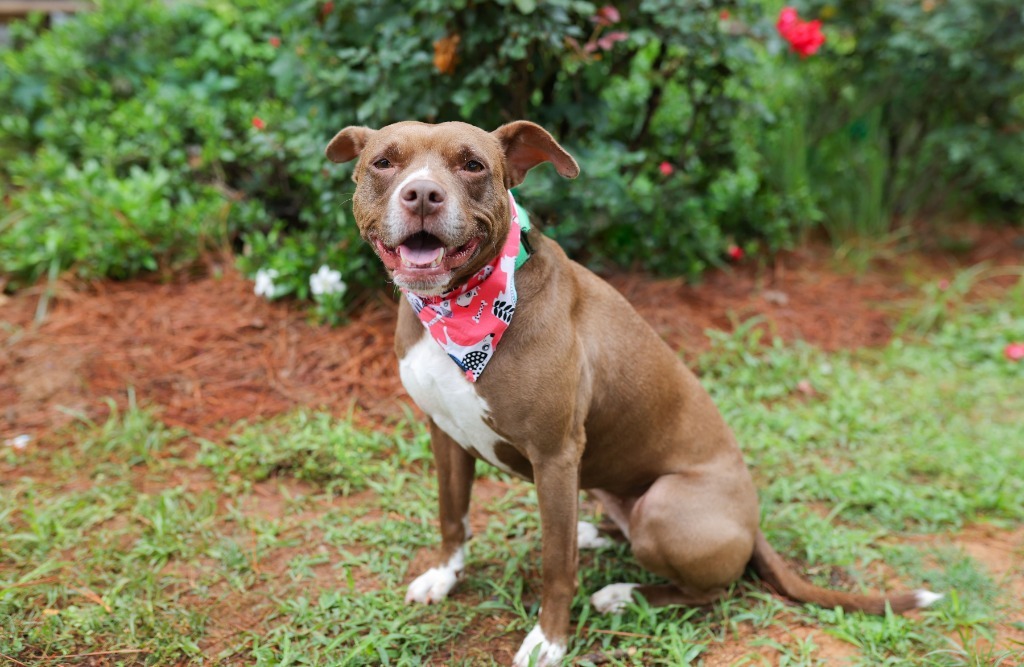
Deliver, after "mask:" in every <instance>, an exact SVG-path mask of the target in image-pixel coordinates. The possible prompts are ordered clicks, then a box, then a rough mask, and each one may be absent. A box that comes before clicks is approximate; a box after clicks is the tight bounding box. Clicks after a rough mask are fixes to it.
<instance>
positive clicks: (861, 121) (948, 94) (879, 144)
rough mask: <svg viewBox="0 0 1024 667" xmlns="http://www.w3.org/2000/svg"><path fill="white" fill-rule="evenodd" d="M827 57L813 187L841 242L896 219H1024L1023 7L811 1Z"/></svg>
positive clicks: (816, 84)
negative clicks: (824, 34) (981, 216)
mask: <svg viewBox="0 0 1024 667" xmlns="http://www.w3.org/2000/svg"><path fill="white" fill-rule="evenodd" d="M796 4H797V6H798V7H800V8H801V9H802V10H803V11H804V12H806V13H807V14H809V15H811V16H820V17H821V18H822V19H823V20H824V23H825V30H826V32H827V35H828V42H827V43H826V46H825V49H824V51H823V53H822V54H821V56H822V57H820V58H815V59H813V61H808V62H806V63H802V65H804V66H805V70H806V72H807V73H808V74H809V75H810V76H809V77H803V78H802V79H800V80H795V79H789V80H788V86H787V90H788V92H789V94H791V95H793V96H794V97H795V98H796V100H797V103H799V104H800V105H802V106H804V107H805V108H806V109H807V112H805V113H804V114H803V123H802V126H803V127H802V131H803V132H804V133H805V134H806V136H807V137H808V139H807V150H806V151H805V152H804V153H803V156H804V164H805V166H806V168H807V170H808V174H809V176H808V179H809V181H810V182H811V184H812V188H813V190H814V192H815V194H816V200H817V202H818V204H819V206H820V207H821V209H822V210H823V211H824V212H825V214H826V216H825V219H826V221H827V223H828V226H829V229H830V231H832V232H833V234H834V235H835V236H837V237H839V238H842V237H851V236H868V237H872V236H876V235H878V234H881V233H885V232H887V231H888V230H889V229H890V226H891V224H892V222H893V220H894V219H897V220H898V219H902V220H913V219H914V218H915V217H918V216H921V215H927V216H934V215H936V214H942V213H944V214H945V215H947V216H958V215H970V214H971V213H981V214H984V215H988V216H990V217H994V218H996V219H999V220H1020V219H1021V216H1022V214H1024V189H1022V188H1021V187H1020V183H1021V182H1022V181H1024V87H1022V86H1021V85H1020V81H1021V78H1022V77H1024V13H1022V12H1021V9H1020V3H1019V2H1018V1H1017V0H941V1H940V0H924V1H918V0H913V1H911V0H899V1H892V0H871V1H870V2H865V1H863V0H841V1H839V2H834V1H833V0H828V1H825V0H811V1H806V2H799V3H796Z"/></svg>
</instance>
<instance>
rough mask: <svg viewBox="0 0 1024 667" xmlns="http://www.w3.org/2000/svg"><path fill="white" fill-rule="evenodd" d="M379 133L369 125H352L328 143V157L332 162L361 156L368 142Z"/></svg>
mask: <svg viewBox="0 0 1024 667" xmlns="http://www.w3.org/2000/svg"><path fill="white" fill-rule="evenodd" d="M376 133H377V130H371V129H370V128H368V127H360V126H358V125H351V126H349V127H346V128H345V129H344V130H342V131H341V132H338V133H337V134H336V135H334V138H333V139H331V143H329V144H327V150H325V151H324V152H325V153H326V154H327V159H328V160H330V161H331V162H348V161H349V160H354V159H356V158H357V157H359V154H360V153H362V152H363V148H364V147H365V146H366V142H368V141H369V140H370V138H371V137H372V136H373V135H374V134H376Z"/></svg>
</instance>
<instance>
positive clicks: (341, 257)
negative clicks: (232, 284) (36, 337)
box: [0, 0, 807, 297]
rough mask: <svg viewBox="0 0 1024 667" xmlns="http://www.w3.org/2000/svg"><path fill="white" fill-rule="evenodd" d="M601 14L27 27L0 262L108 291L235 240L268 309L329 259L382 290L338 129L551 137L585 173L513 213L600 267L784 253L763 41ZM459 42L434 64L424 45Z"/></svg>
mask: <svg viewBox="0 0 1024 667" xmlns="http://www.w3.org/2000/svg"><path fill="white" fill-rule="evenodd" d="M729 4H730V6H731V7H734V8H735V9H736V10H744V11H748V12H750V13H751V14H752V16H753V15H756V14H757V11H758V10H757V3H755V2H748V1H743V2H738V3H729ZM602 11H604V10H602ZM598 12H599V8H598V6H597V5H595V4H593V3H587V2H578V1H575V0H572V1H570V0H556V1H554V2H548V3H532V2H524V1H519V2H508V1H507V0H494V1H492V2H484V3H477V4H475V5H474V6H473V7H472V8H470V7H468V6H466V5H464V4H462V3H452V4H442V3H437V2H435V1H433V0H421V1H419V2H414V3H394V2H385V3H377V4H367V3H359V2H355V0H348V1H341V2H333V3H326V2H319V1H315V0H306V1H304V2H284V0H246V1H244V2H239V3H223V2H212V1H211V2H207V3H200V4H180V5H178V4H176V5H171V6H165V5H164V4H163V3H154V2H145V1H143V0H133V1H131V2H126V3H122V2H118V3H113V2H106V3H104V2H101V3H100V5H99V8H98V9H97V11H96V12H94V13H90V14H84V15H82V16H81V17H79V18H78V19H76V20H75V21H72V22H70V23H69V24H67V25H64V26H61V27H59V28H57V29H56V30H54V31H53V32H40V31H37V30H34V29H32V28H31V27H22V28H20V29H19V30H18V31H17V32H16V33H15V48H13V49H12V50H10V51H7V52H5V53H4V54H3V56H2V57H3V61H4V69H3V72H2V73H0V95H3V97H4V98H5V99H10V100H11V101H12V104H13V106H14V112H15V113H12V114H10V115H8V116H6V117H5V118H4V120H3V121H2V122H0V157H4V158H7V159H8V160H9V162H7V166H4V167H0V178H2V180H4V181H6V182H7V183H8V184H10V185H13V186H15V194H14V196H12V197H10V198H9V199H7V200H6V202H5V204H4V209H5V211H6V216H5V218H4V220H5V222H4V223H3V224H4V227H3V232H2V235H0V257H2V261H3V264H2V267H0V268H2V270H3V271H4V273H6V274H8V275H9V276H13V279H12V282H11V285H13V286H17V285H19V284H25V283H27V282H30V281H32V280H34V279H36V278H38V277H39V276H40V275H41V274H42V273H44V272H46V271H48V270H50V269H51V268H52V267H53V266H54V265H58V266H59V268H60V269H66V268H69V267H73V268H74V269H76V270H77V271H78V272H79V273H81V274H82V275H90V276H91V275H112V276H118V277H120V276H125V275H131V274H133V273H135V272H137V271H139V270H142V269H152V268H154V267H155V266H159V267H173V266H174V265H175V264H177V263H182V262H187V261H190V260H193V259H194V258H195V257H196V255H197V254H198V253H200V252H202V250H203V249H204V248H209V247H211V246H216V245H218V244H225V243H232V244H234V245H235V247H236V249H237V250H240V251H242V253H241V254H242V255H243V257H242V260H241V261H242V266H243V268H244V270H246V271H248V272H250V273H254V272H255V271H256V270H258V269H261V268H263V269H273V270H274V271H275V272H276V273H277V278H276V279H275V280H276V285H275V290H274V294H275V295H284V294H294V295H297V296H299V297H305V296H308V295H309V285H308V277H309V275H310V274H311V273H312V272H313V271H315V270H316V268H317V267H318V266H320V265H323V264H328V265H329V266H331V267H333V268H337V269H340V270H341V271H342V273H343V274H344V276H345V280H346V281H347V282H349V283H350V284H359V283H362V284H367V283H370V284H379V282H380V273H379V269H378V268H377V266H376V261H375V260H374V258H373V257H372V255H371V254H370V253H369V252H368V250H367V249H366V248H365V247H364V246H363V244H362V243H361V242H360V241H359V239H358V234H357V230H356V229H355V226H354V224H352V222H351V220H350V219H349V217H348V214H347V203H348V200H349V197H350V193H351V184H350V183H348V181H347V176H348V173H349V172H348V170H346V169H338V168H327V167H328V165H326V164H325V161H324V159H323V156H322V148H323V146H324V144H325V142H326V140H327V139H328V138H329V137H330V136H331V135H332V134H333V132H334V131H336V130H337V129H338V128H339V127H341V126H344V125H347V124H353V123H365V124H370V125H375V126H380V125H383V124H386V123H389V122H392V121H396V120H400V119H405V118H420V119H423V120H427V121H444V120H453V119H460V120H466V121H468V122H472V123H475V124H478V125H481V126H483V127H496V126H497V125H499V124H501V123H503V122H506V121H508V120H511V119H514V118H520V117H526V118H531V119H533V120H536V121H538V122H540V123H542V124H544V125H545V126H547V127H549V128H550V129H551V130H552V131H553V132H555V133H556V134H557V135H558V136H559V138H560V139H561V140H562V141H563V142H564V143H565V145H566V146H567V147H568V148H569V149H570V150H572V151H573V152H574V153H575V154H576V155H577V156H578V157H579V158H580V161H581V163H582V164H583V166H584V177H583V178H582V179H581V180H580V181H578V182H577V183H575V184H573V185H572V186H568V185H566V184H564V183H556V178H555V176H554V175H553V174H552V173H546V172H544V171H543V170H541V171H540V172H538V173H537V174H536V175H535V176H533V177H531V181H530V183H528V185H527V186H526V188H524V194H523V195H522V198H523V200H524V202H525V203H526V205H527V206H528V207H530V208H531V209H533V210H534V211H535V214H536V217H537V218H538V219H539V220H541V221H547V223H548V230H549V233H551V234H553V235H554V236H556V237H557V238H559V240H560V241H562V242H563V243H564V244H565V245H566V246H567V247H568V248H569V249H570V250H571V251H574V252H576V253H577V254H578V255H580V256H581V257H583V258H584V259H590V260H591V261H592V263H594V264H607V263H618V264H642V265H645V266H650V267H651V268H654V269H656V270H661V271H670V272H675V273H683V274H689V275H696V274H697V273H699V272H700V271H701V270H702V269H703V268H704V267H706V266H707V265H708V264H711V263H714V262H717V261H719V258H720V257H721V256H722V253H723V250H724V248H725V246H726V245H727V244H729V243H732V242H734V241H742V242H748V243H756V242H758V241H764V242H765V243H766V245H767V247H769V248H777V247H780V246H782V245H784V244H785V243H786V242H787V241H788V240H789V239H790V238H791V236H792V232H793V230H794V229H795V228H796V226H797V224H798V223H799V222H800V221H801V219H803V218H805V217H806V213H807V206H806V204H807V202H806V201H805V200H804V199H801V198H800V197H793V196H791V194H790V193H787V192H783V191H778V190H775V189H774V188H773V183H772V181H771V180H769V179H767V178H766V177H765V164H764V161H763V160H762V159H761V158H760V156H759V155H758V153H757V150H756V143H757V136H756V132H755V131H754V130H752V129H750V128H751V127H753V126H757V125H759V124H760V123H762V115H763V114H762V110H761V109H760V108H759V107H758V104H757V103H756V92H757V86H756V85H755V83H756V82H755V80H754V78H753V77H752V76H751V73H752V72H753V71H754V69H755V68H756V67H757V66H758V55H757V53H758V50H759V49H760V46H759V45H758V43H757V42H754V41H752V40H749V39H746V38H744V37H742V36H737V35H733V34H731V33H730V32H728V31H727V30H725V29H724V28H723V22H722V20H721V19H720V18H719V15H718V9H717V8H715V7H712V4H711V3H707V2H692V3H684V5H682V6H677V4H676V3H671V2H664V1H655V0H645V1H644V2H639V3H635V4H634V5H631V6H628V7H625V6H624V7H623V8H622V16H621V18H620V17H618V16H613V15H611V14H608V15H607V16H604V19H603V20H604V23H607V24H608V25H597V24H595V22H594V17H596V16H603V15H600V14H599V13H598ZM456 39H457V40H459V41H458V48H457V49H456V50H455V60H453V61H452V62H451V63H449V65H447V66H443V67H440V68H439V63H436V62H435V59H434V48H435V47H434V43H435V42H442V43H443V42H444V40H449V41H450V43H454V42H453V41H451V40H456ZM442 70H443V71H442ZM47 161H49V162H53V163H54V164H53V165H47V164H41V163H46V162H47ZM662 162H665V163H667V164H669V165H670V166H671V169H672V173H671V174H670V175H664V174H662V173H661V172H660V171H659V168H658V167H659V164H660V163H662ZM87 165H88V166H87ZM118 193H121V194H118ZM127 193H132V194H131V201H126V200H125V197H128V194H127ZM157 199H159V200H160V201H156V200H157ZM147 202H148V203H147ZM125 207H128V208H130V212H131V215H128V214H127V213H126V212H125V211H124V210H122V209H124V208H125ZM104 209H105V210H104ZM204 212H206V213H208V214H209V215H208V216H206V217H204V215H202V214H203V213H204ZM143 218H145V219H143ZM116 220H122V221H123V222H124V223H125V226H127V227H129V229H128V230H126V231H117V230H115V229H114V227H115V226H116V225H114V224H113V221H116ZM55 221H60V222H57V223H56V224H53V223H54V222H55ZM168 226H169V227H173V228H175V229H173V230H172V229H167V227H168ZM43 238H45V239H46V243H43V244H40V243H39V241H40V240H41V239H43Z"/></svg>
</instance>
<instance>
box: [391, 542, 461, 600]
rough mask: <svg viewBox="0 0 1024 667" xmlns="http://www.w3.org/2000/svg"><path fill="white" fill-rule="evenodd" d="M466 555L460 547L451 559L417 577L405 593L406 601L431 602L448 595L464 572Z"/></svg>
mask: <svg viewBox="0 0 1024 667" xmlns="http://www.w3.org/2000/svg"><path fill="white" fill-rule="evenodd" d="M463 563H464V557H463V554H462V549H459V550H458V551H457V552H456V553H455V555H454V556H452V557H451V559H450V560H449V561H448V562H447V563H445V564H444V565H441V566H440V567H432V568H430V569H429V570H427V571H426V572H424V573H423V574H421V575H420V576H418V577H416V579H415V580H413V582H412V583H411V584H409V589H408V590H407V591H406V593H405V601H406V602H407V603H409V602H419V603H421V604H431V603H433V602H440V601H441V600H443V599H445V598H446V597H448V593H449V592H451V590H452V588H454V587H455V584H456V583H457V582H458V581H459V575H460V574H462V568H463Z"/></svg>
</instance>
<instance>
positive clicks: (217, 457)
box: [0, 290, 1024, 666]
mask: <svg viewBox="0 0 1024 667" xmlns="http://www.w3.org/2000/svg"><path fill="white" fill-rule="evenodd" d="M931 328H932V332H931V333H928V334H926V335H924V336H923V337H919V338H916V339H914V340H897V341H896V342H894V343H893V344H891V345H890V346H888V347H887V348H885V349H881V350H865V351H857V352H845V353H838V354H825V353H823V352H821V351H818V350H816V349H813V348H811V347H808V346H803V345H797V346H783V345H781V344H778V343H774V344H770V345H767V346H763V345H760V344H759V340H758V337H759V334H758V330H757V328H756V327H754V326H752V325H751V326H744V327H740V328H739V330H738V331H737V332H736V333H734V334H731V335H728V336H727V335H718V336H717V340H716V344H715V347H714V349H713V350H712V352H711V353H709V354H708V355H706V356H705V357H703V358H702V359H701V360H700V361H699V363H698V370H699V371H700V373H701V375H702V380H703V382H704V384H705V386H707V387H708V389H709V390H710V391H711V393H712V394H713V396H714V398H715V400H716V401H717V403H718V405H719V406H720V408H721V409H722V411H723V413H724V414H725V415H726V417H727V419H728V420H729V422H730V423H731V424H732V426H733V428H734V429H735V431H736V433H737V435H738V436H739V438H740V440H741V442H742V443H743V446H744V451H745V453H746V456H747V459H748V461H749V462H750V465H751V467H752V469H753V471H754V475H755V477H756V479H757V482H758V485H759V487H760V489H761V498H762V507H763V509H762V514H763V524H764V526H765V529H766V531H767V533H768V534H769V537H770V539H771V540H772V541H773V542H774V543H775V545H776V546H777V548H779V549H780V551H782V552H783V553H784V554H786V555H787V556H788V557H789V558H791V559H795V560H797V561H799V562H801V563H802V564H803V566H804V569H805V572H807V573H808V575H809V576H811V578H812V579H814V580H816V581H817V582H819V583H821V584H825V585H831V586H842V587H847V588H851V589H875V588H880V587H882V586H885V585H895V582H897V581H898V582H899V584H900V585H903V586H911V587H918V586H922V585H923V586H927V587H929V588H932V589H934V590H939V591H942V592H945V593H946V594H947V598H946V600H944V601H943V602H941V603H939V604H938V605H937V606H936V607H935V608H933V609H931V610H927V611H925V612H923V613H921V614H919V615H915V616H913V617H900V616H887V617H882V618H878V617H869V616H864V615H861V614H844V613H841V612H839V611H835V610H825V609H816V608H812V607H790V606H786V605H784V604H783V603H782V602H780V601H779V600H777V599H776V598H774V597H772V596H770V595H768V594H767V592H766V591H765V590H764V589H763V588H762V587H761V586H760V585H759V584H758V583H756V582H753V581H748V580H744V581H742V582H740V583H739V584H737V586H736V588H735V591H734V594H733V595H732V596H731V597H729V598H728V599H727V600H725V601H723V602H721V603H719V604H717V605H715V606H714V607H713V608H711V609H707V610H705V609H701V610H694V609H653V608H650V607H649V606H647V605H646V604H644V603H643V602H642V601H641V602H638V603H636V604H633V605H631V606H630V607H629V608H628V609H627V611H626V612H625V613H623V614H622V615H621V616H611V617H604V616H598V615H595V614H593V612H592V610H591V608H590V607H589V605H588V604H587V598H588V596H589V595H590V593H592V592H593V591H594V590H596V589H597V588H599V587H601V586H603V585H605V584H608V583H612V582H616V581H649V580H653V579H652V577H651V576H650V575H648V574H646V573H644V572H643V571H641V570H640V569H639V567H638V566H637V565H636V564H635V562H633V560H632V558H631V557H630V555H629V551H628V548H627V547H626V546H623V545H615V546H612V547H608V548H605V549H602V550H600V551H598V552H596V553H594V552H585V553H584V554H583V555H582V557H581V572H580V582H581V585H580V589H579V592H578V593H577V596H576V599H575V601H574V604H573V621H574V624H575V632H576V635H577V637H576V640H575V641H574V642H573V644H572V645H571V647H570V650H571V652H572V653H571V656H572V657H573V658H574V659H575V660H576V661H577V664H581V665H588V664H592V662H593V660H594V659H595V657H596V656H601V659H604V660H608V661H609V662H606V663H605V664H611V665H633V664H644V665H681V664H690V663H692V664H701V663H702V662H705V663H706V664H737V665H820V664H837V663H836V662H833V661H831V660H830V658H829V656H830V655H832V654H831V653H829V651H830V650H835V646H836V645H837V644H838V645H840V646H842V647H843V648H844V650H846V651H847V652H848V654H849V655H850V656H851V657H850V658H849V660H848V664H859V665H872V666H873V665H994V664H1000V661H1002V664H1005V665H1012V664H1019V662H1020V661H1021V660H1022V659H1024V652H1022V651H1021V650H1020V649H1022V648H1024V647H1014V646H1013V645H1012V644H1008V643H1004V644H1002V645H999V646H993V643H992V641H991V638H992V637H995V636H999V633H1000V632H1001V630H1000V626H1001V625H1003V624H1005V623H1006V622H1007V620H1008V619H1009V618H1010V616H1009V614H1010V613H1011V611H1012V610H1011V609H1009V608H1008V605H1010V604H1011V603H1012V599H1011V598H1010V597H1008V595H1009V594H1008V590H1009V587H1008V586H1006V585H1005V583H1006V582H1005V581H1000V580H999V579H997V578H996V577H995V576H994V574H993V573H992V572H990V571H989V570H987V569H986V567H985V566H984V564H982V563H980V562H978V561H976V560H974V559H972V558H971V557H970V556H969V555H968V553H967V552H966V551H965V550H964V549H962V548H960V547H959V546H958V545H957V541H956V535H957V532H958V531H959V530H960V529H962V528H963V527H964V526H966V525H969V524H977V523H985V522H987V523H990V524H993V525H994V526H996V527H997V528H998V527H1003V528H1014V527H1019V526H1021V524H1022V523H1024V456H1021V446H1022V445H1024V428H1022V426H1021V415H1024V366H1022V365H1020V364H1013V363H1011V362H1008V361H1007V360H1006V359H1004V358H1003V356H1002V349H1003V347H1004V346H1005V344H1006V343H1007V342H1009V341H1011V340H1024V298H1022V295H1021V292H1020V290H1017V291H1016V292H1010V293H1009V296H1008V297H1007V298H1004V300H1003V301H1002V302H1000V303H999V304H990V305H989V306H988V307H987V308H985V309H978V308H975V309H973V310H970V311H965V312H964V313H963V314H961V315H960V316H956V317H945V316H944V317H943V318H942V319H941V321H939V320H936V321H934V322H933V323H932V327H931ZM801 388H802V389H801ZM158 417H159V413H158V412H157V411H154V410H147V409H141V408H139V407H136V406H134V405H133V406H131V407H130V408H129V409H128V410H126V411H124V412H122V413H117V412H115V413H114V414H113V416H111V418H110V419H109V420H108V421H107V422H105V423H103V424H90V423H86V422H83V423H82V424H80V425H79V426H78V427H76V428H75V429H72V430H69V431H67V432H65V433H64V434H63V435H61V436H60V437H57V438H55V439H53V440H52V441H50V442H46V443H42V444H38V445H30V447H29V448H27V449H26V450H23V451H19V450H15V449H13V448H6V449H5V450H2V451H0V480H2V482H3V483H2V485H0V653H2V654H4V656H10V657H11V658H13V659H16V660H18V661H21V662H23V663H25V664H40V663H41V662H42V661H43V658H44V657H46V656H49V657H55V656H70V655H76V654H83V653H94V652H104V653H106V655H105V656H102V659H103V660H106V662H104V663H100V664H125V665H135V664H147V665H164V664H246V665H248V664H257V665H306V664H309V665H313V664H316V665H378V664H385V665H420V664H449V665H467V666H468V665H486V664H497V663H496V658H495V656H497V659H498V660H497V662H500V660H501V659H504V661H506V662H507V660H508V657H509V653H508V652H509V651H514V650H515V648H516V647H517V645H518V642H519V641H520V639H521V638H522V636H523V633H525V632H526V631H528V630H529V628H530V627H532V625H533V622H534V619H535V616H536V613H537V606H538V604H539V594H540V558H539V532H540V529H539V524H538V519H537V511H536V497H535V496H534V494H533V491H532V487H530V486H528V485H526V484H523V483H520V482H518V481H514V480H512V479H511V478H509V477H507V476H505V475H503V474H502V473H499V472H497V471H495V470H493V469H490V468H488V467H487V466H484V465H480V466H479V469H480V471H481V477H482V478H483V481H482V482H481V483H480V486H481V487H483V489H482V490H483V491H485V492H483V493H480V494H478V495H477V496H476V497H475V498H474V514H473V517H474V527H475V532H476V536H475V537H474V539H473V542H472V543H471V546H470V550H469V562H468V568H467V571H466V577H465V579H464V580H463V581H462V582H461V584H460V585H459V587H458V588H457V589H456V592H455V593H454V594H453V597H452V598H451V599H449V600H448V601H446V602H445V603H443V604H440V605H434V606H430V607H410V606H406V605H405V604H404V602H403V595H404V587H405V584H406V583H407V582H408V581H409V580H410V579H411V577H412V576H413V575H414V574H416V573H417V572H418V571H419V569H420V568H423V567H426V566H428V565H429V560H428V559H427V556H426V553H427V552H428V551H429V549H430V548H432V547H433V546H434V545H435V544H436V543H437V540H438V537H437V534H436V530H435V509H434V508H435V504H436V486H435V483H434V480H433V476H432V470H431V467H432V462H431V460H430V454H429V446H428V442H427V437H426V434H425V432H424V430H423V429H422V427H420V426H418V425H415V424H414V423H412V422H410V421H408V420H406V421H403V422H402V423H399V424H397V425H395V426H394V427H393V428H392V429H389V430H387V431H379V432H371V431H368V430H366V429H362V428H358V427H356V426H354V425H353V421H352V419H351V418H350V417H345V418H340V419H339V418H333V417H331V416H328V415H324V414H319V413H306V412H299V413H296V414H293V415H290V416H287V417H283V418H278V419H274V420H270V421H266V422H261V423H250V424H239V425H237V426H236V428H234V429H233V431H232V433H231V434H230V435H229V436H228V437H226V438H225V439H224V440H223V441H218V442H211V441H203V440H200V439H197V438H194V437H193V436H191V435H190V434H188V433H186V432H184V431H180V430H174V429H168V428H166V427H164V426H163V425H162V424H161V423H160V421H159V418H158ZM589 512H590V510H589V506H586V507H585V509H584V514H585V515H586V514H588V513H589ZM1017 556H1018V558H1019V557H1022V556H1024V554H1017ZM1018 562H1019V561H1018ZM1020 575H1021V573H1020V571H1019V568H1018V571H1017V573H1016V576H1020ZM1017 622H1019V617H1017ZM793 628H805V629H807V632H805V633H803V634H799V635H794V634H792V633H791V630H792V629H793ZM723 645H729V646H731V647H734V649H735V647H739V652H738V653H737V652H736V651H735V650H734V651H733V653H731V654H729V655H731V656H732V658H730V659H729V660H727V661H726V662H724V663H723V662H722V661H723V660H724V658H723V657H722V656H723V655H724V654H723V653H721V651H722V647H723ZM829 647H832V648H831V649H830V648H829ZM759 651H761V652H764V655H761V654H760V653H759ZM737 655H738V656H739V657H736V656H737ZM502 656H504V658H502ZM766 656H768V657H766ZM12 664H16V663H12Z"/></svg>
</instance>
